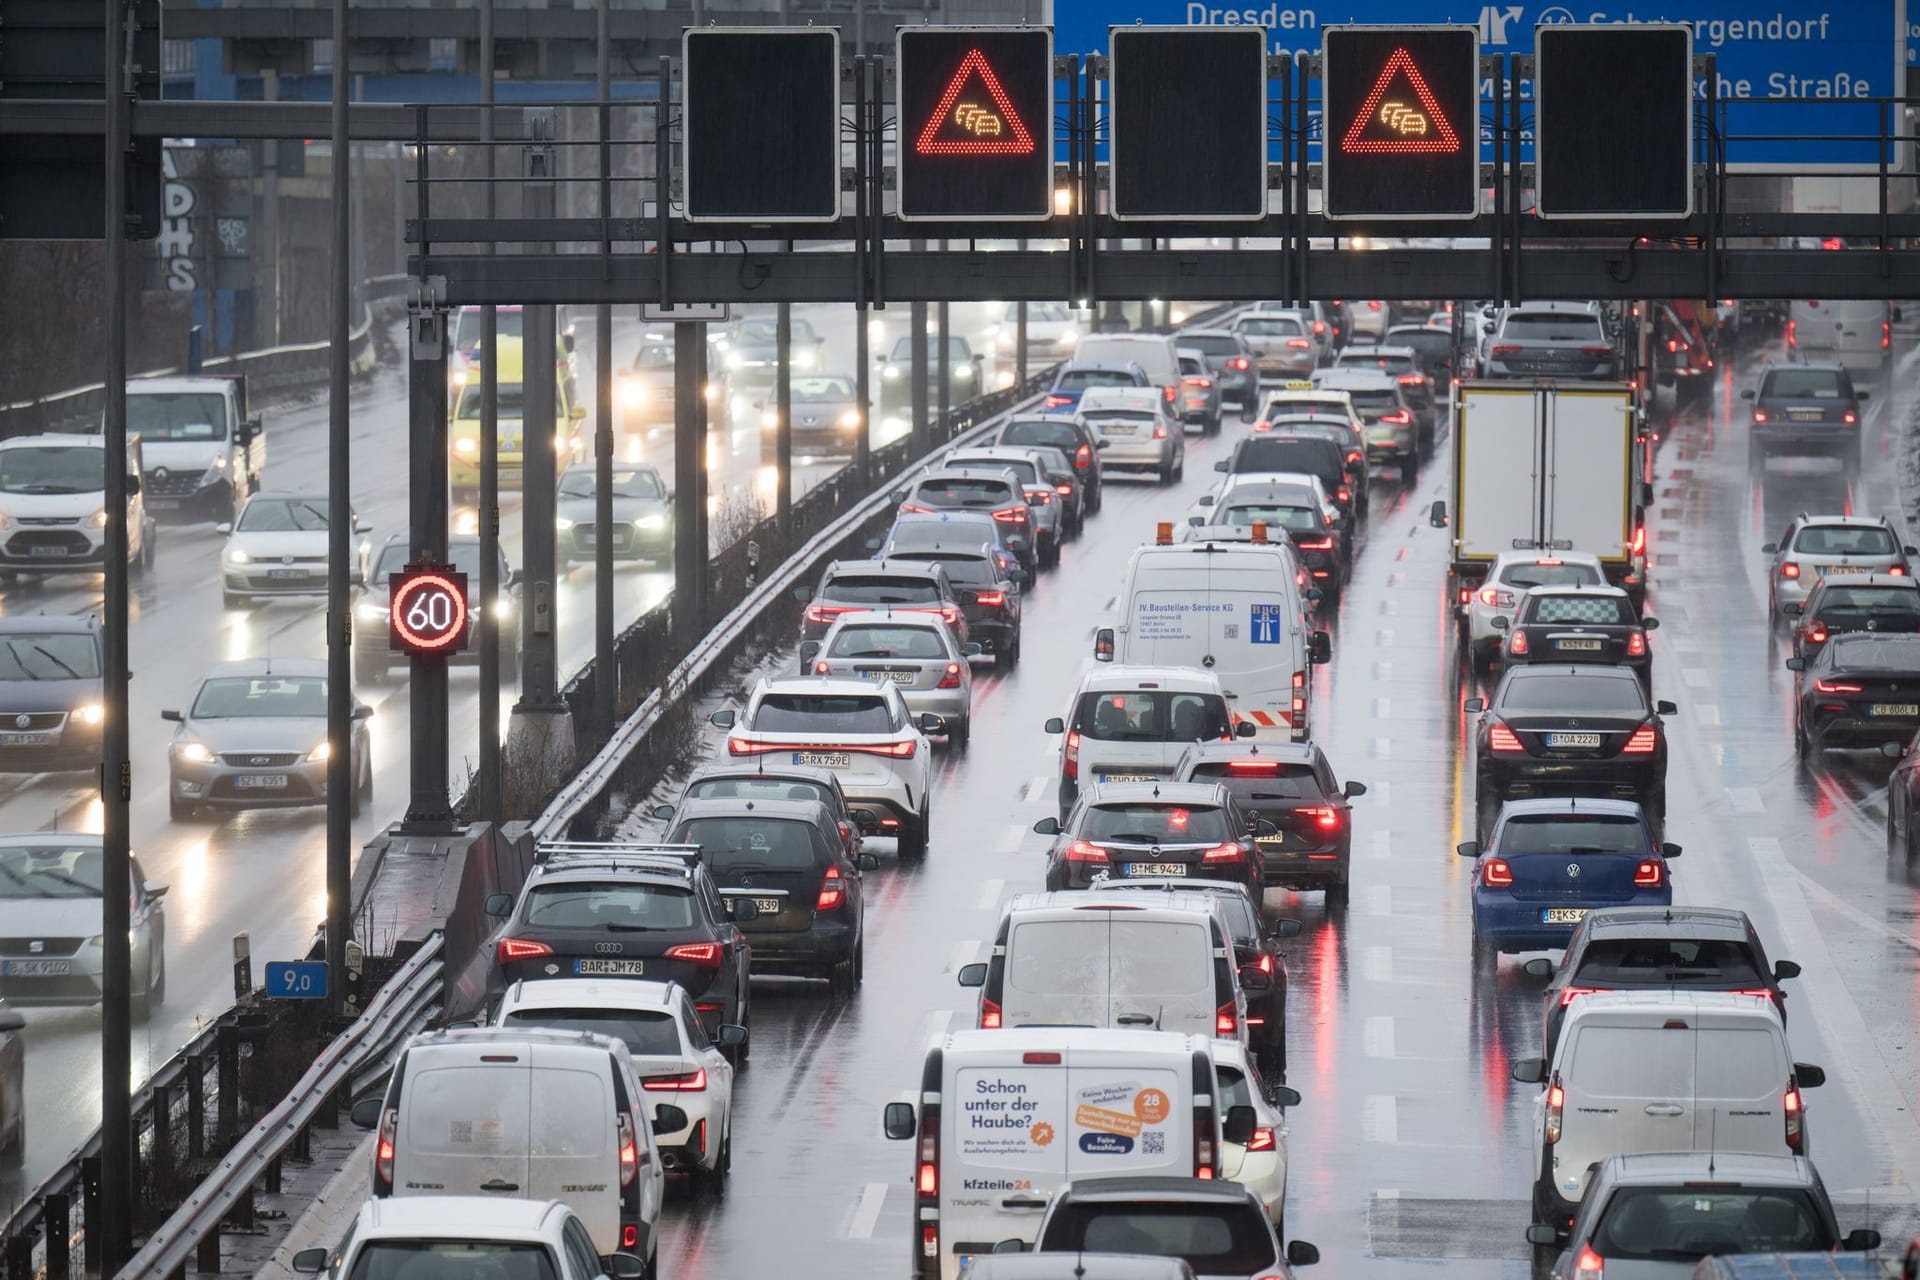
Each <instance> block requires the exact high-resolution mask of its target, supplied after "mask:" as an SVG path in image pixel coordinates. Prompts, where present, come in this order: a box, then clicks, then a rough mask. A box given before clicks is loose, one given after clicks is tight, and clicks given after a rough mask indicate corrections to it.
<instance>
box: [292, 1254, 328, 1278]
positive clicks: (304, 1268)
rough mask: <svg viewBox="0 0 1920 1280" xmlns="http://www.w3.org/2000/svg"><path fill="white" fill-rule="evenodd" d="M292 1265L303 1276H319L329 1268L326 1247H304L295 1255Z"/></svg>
mask: <svg viewBox="0 0 1920 1280" xmlns="http://www.w3.org/2000/svg"><path fill="white" fill-rule="evenodd" d="M292 1266H293V1269H294V1270H295V1271H298V1272H299V1273H300V1274H301V1275H303V1276H317V1275H319V1274H320V1273H321V1272H322V1271H325V1270H326V1269H327V1251H326V1250H325V1249H302V1250H301V1251H300V1252H298V1253H296V1254H294V1255H293V1261H292Z"/></svg>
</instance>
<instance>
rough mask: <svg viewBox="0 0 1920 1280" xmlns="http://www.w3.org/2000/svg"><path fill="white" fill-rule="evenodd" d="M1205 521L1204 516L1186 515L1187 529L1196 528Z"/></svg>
mask: <svg viewBox="0 0 1920 1280" xmlns="http://www.w3.org/2000/svg"><path fill="white" fill-rule="evenodd" d="M1206 522H1207V518H1206V517H1205V516H1188V517H1187V527H1188V528H1189V529H1198V528H1200V527H1201V526H1202V525H1204V524H1206Z"/></svg>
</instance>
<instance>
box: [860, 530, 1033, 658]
mask: <svg viewBox="0 0 1920 1280" xmlns="http://www.w3.org/2000/svg"><path fill="white" fill-rule="evenodd" d="M895 537H896V539H897V540H889V541H888V543H887V546H886V548H885V551H886V554H887V556H888V557H889V559H891V560H894V561H898V562H908V563H912V562H919V563H924V564H932V565H938V566H939V567H940V568H941V569H943V570H945V571H946V574H947V577H948V580H949V581H951V582H952V583H953V594H954V598H955V599H956V600H957V601H958V602H959V607H960V612H961V614H962V616H964V617H965V619H966V633H965V635H964V636H963V637H962V638H963V639H965V640H971V641H972V642H973V643H975V644H977V645H979V646H980V651H981V652H982V653H986V654H991V655H993V660H994V665H995V666H996V667H998V668H999V669H1000V670H1002V671H1006V670H1009V669H1010V668H1012V667H1014V666H1016V665H1017V664H1018V663H1019V661H1020V617H1021V609H1022V605H1021V593H1020V588H1021V586H1022V585H1024V584H1025V583H1026V582H1027V581H1029V579H1028V577H1027V574H1026V572H1025V571H1024V570H1022V569H1021V568H1020V566H1019V565H1017V564H1007V565H1003V564H1002V562H1001V557H1000V556H999V555H998V554H997V553H996V552H995V549H994V547H993V545H992V544H991V543H987V542H979V541H974V540H973V538H974V535H973V534H972V532H971V531H969V530H956V531H953V532H951V533H937V532H927V531H925V527H924V526H922V528H921V529H920V530H916V531H915V536H911V537H904V538H902V537H900V535H899V534H898V533H896V535H895ZM902 542H904V543H906V544H908V545H905V546H903V545H900V544H901V543H902ZM955 634H956V635H958V634H960V633H958V632H956V633H955Z"/></svg>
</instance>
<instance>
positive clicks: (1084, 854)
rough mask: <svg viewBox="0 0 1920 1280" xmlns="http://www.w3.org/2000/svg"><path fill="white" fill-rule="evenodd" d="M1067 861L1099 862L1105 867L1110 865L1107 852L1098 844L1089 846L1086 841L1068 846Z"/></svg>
mask: <svg viewBox="0 0 1920 1280" xmlns="http://www.w3.org/2000/svg"><path fill="white" fill-rule="evenodd" d="M1067 861H1068V862H1097V863H1099V864H1100V865H1101V866H1103V867H1104V866H1106V865H1108V859H1107V851H1106V850H1105V849H1102V848H1101V847H1100V846H1099V845H1097V844H1089V843H1087V842H1086V841H1085V840H1075V841H1074V842H1073V843H1072V844H1070V845H1068V846H1067Z"/></svg>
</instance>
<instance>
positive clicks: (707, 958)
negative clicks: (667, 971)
mask: <svg viewBox="0 0 1920 1280" xmlns="http://www.w3.org/2000/svg"><path fill="white" fill-rule="evenodd" d="M666 958H667V959H669V960H686V961H689V962H691V963H693V964H710V965H713V966H715V967H716V968H717V967H718V966H719V964H720V944H719V943H717V942H683V943H681V944H680V945H679V946H677V947H668V948H667V951H666Z"/></svg>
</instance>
